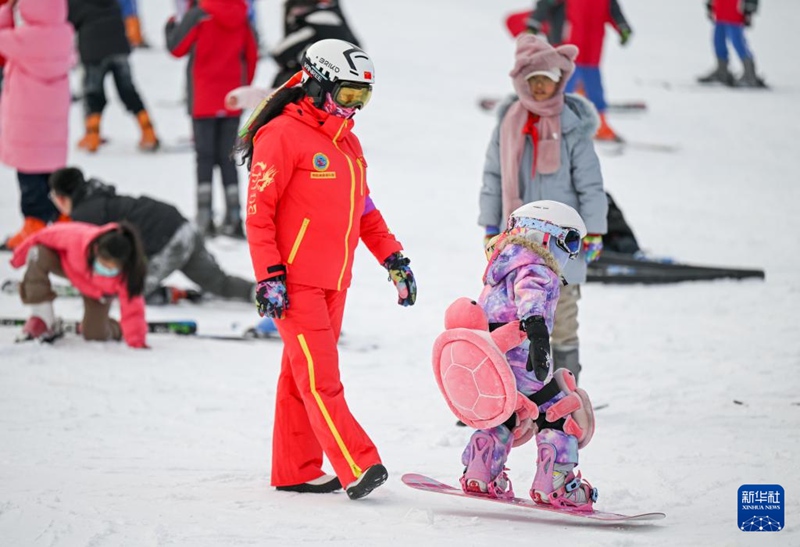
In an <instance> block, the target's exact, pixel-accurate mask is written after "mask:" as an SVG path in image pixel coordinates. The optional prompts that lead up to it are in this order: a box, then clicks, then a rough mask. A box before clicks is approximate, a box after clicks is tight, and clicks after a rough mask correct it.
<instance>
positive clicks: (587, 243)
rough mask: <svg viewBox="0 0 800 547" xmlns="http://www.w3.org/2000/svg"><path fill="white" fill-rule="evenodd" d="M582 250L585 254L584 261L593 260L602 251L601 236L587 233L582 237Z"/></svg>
mask: <svg viewBox="0 0 800 547" xmlns="http://www.w3.org/2000/svg"><path fill="white" fill-rule="evenodd" d="M583 252H584V253H585V254H586V263H587V264H588V263H590V262H594V261H595V260H597V259H598V258H600V253H602V252H603V236H601V235H599V234H589V235H587V236H586V237H584V238H583Z"/></svg>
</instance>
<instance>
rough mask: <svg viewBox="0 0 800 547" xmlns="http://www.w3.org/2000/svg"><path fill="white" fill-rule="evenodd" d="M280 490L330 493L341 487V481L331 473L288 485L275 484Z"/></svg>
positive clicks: (303, 492)
mask: <svg viewBox="0 0 800 547" xmlns="http://www.w3.org/2000/svg"><path fill="white" fill-rule="evenodd" d="M275 489H276V490H280V491H281V492H300V493H302V494H330V493H331V492H336V491H337V490H341V489H342V483H341V482H339V479H338V478H337V477H334V476H332V475H322V476H321V477H319V478H317V479H314V480H312V481H308V482H303V483H300V484H291V485H289V486H276V487H275Z"/></svg>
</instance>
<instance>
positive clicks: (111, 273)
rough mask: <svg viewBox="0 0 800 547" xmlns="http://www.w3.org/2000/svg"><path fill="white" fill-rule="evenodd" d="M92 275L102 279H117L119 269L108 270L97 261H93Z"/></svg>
mask: <svg viewBox="0 0 800 547" xmlns="http://www.w3.org/2000/svg"><path fill="white" fill-rule="evenodd" d="M92 269H93V270H94V273H96V274H97V275H99V276H102V277H117V276H118V275H119V271H120V270H119V268H109V267H108V266H106V265H105V264H103V263H102V262H100V261H99V260H97V259H95V261H94V263H93V264H92Z"/></svg>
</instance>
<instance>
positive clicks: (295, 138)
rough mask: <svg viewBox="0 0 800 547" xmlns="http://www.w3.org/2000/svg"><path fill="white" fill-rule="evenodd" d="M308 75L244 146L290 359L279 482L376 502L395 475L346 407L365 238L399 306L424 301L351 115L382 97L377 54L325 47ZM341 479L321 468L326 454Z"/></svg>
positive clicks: (279, 418) (273, 305)
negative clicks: (342, 373)
mask: <svg viewBox="0 0 800 547" xmlns="http://www.w3.org/2000/svg"><path fill="white" fill-rule="evenodd" d="M302 67H303V69H302V72H298V73H297V74H295V75H294V76H293V77H292V78H291V79H290V80H289V81H288V82H287V83H286V85H285V86H283V87H282V88H281V89H279V90H278V91H276V92H275V94H274V95H272V96H271V97H268V98H267V99H265V101H264V103H263V104H262V107H260V108H259V109H257V110H256V112H255V113H254V116H251V120H250V121H248V123H247V124H246V125H245V128H244V130H243V131H244V133H245V134H244V136H243V138H242V142H241V144H240V150H241V151H242V156H243V160H244V161H246V162H247V166H248V169H249V170H250V181H249V188H248V199H247V221H246V224H247V240H248V242H249V244H250V256H251V258H252V260H253V268H254V270H255V278H256V279H258V280H259V282H258V288H257V294H256V302H257V306H258V311H259V314H260V315H262V316H264V315H268V316H270V317H273V318H275V319H276V321H275V323H276V325H277V327H278V332H279V333H280V335H281V338H283V343H284V350H283V361H282V364H281V373H280V377H279V379H278V389H277V402H276V411H275V424H274V434H273V447H272V484H273V485H274V486H276V487H278V489H280V490H291V491H296V492H332V491H334V490H336V489H339V488H341V487H342V485H344V486H345V489H346V491H347V495H348V496H349V497H350V498H351V499H358V498H361V497H364V496H366V495H367V494H369V493H370V492H371V491H372V490H373V489H375V488H377V487H378V486H380V485H381V484H383V483H384V482H385V481H386V479H387V477H388V473H387V471H386V468H385V467H384V466H383V464H382V463H381V458H380V456H379V455H378V450H377V448H376V447H375V445H374V444H373V442H372V440H371V439H370V438H369V437H368V436H367V434H366V433H365V432H364V430H363V429H362V428H361V426H360V425H359V423H358V422H357V421H356V419H355V418H354V417H353V415H352V414H351V413H350V410H349V409H348V408H347V403H346V401H345V398H344V391H343V387H342V383H341V380H340V379H339V355H338V349H337V347H336V342H337V340H338V338H339V334H340V330H341V325H342V315H343V312H344V305H345V300H346V297H347V288H348V287H349V286H350V281H351V277H352V266H353V257H354V253H355V250H356V246H357V245H358V241H359V239H361V240H362V241H363V242H364V243H365V244H366V245H367V247H368V248H369V250H370V251H371V253H372V254H373V256H375V258H376V259H378V261H379V262H380V263H381V264H382V265H383V267H384V268H385V269H386V271H387V272H388V273H389V279H390V280H391V281H392V282H393V283H394V284H395V287H396V289H397V293H398V304H400V305H403V306H411V305H413V304H414V302H415V301H416V292H417V290H416V283H415V281H414V276H413V274H412V272H411V269H410V268H409V260H408V259H407V258H405V257H404V256H403V255H402V254H401V253H400V251H401V250H402V248H403V247H402V245H400V242H398V241H397V239H395V237H394V236H393V235H392V233H391V232H390V231H389V229H388V227H387V226H386V222H385V221H384V220H383V216H382V215H381V213H380V211H379V210H378V209H377V208H376V207H375V204H374V203H373V201H372V198H371V197H370V189H369V186H368V185H367V163H366V161H365V160H364V154H363V152H362V150H361V144H360V142H359V140H358V138H356V136H355V135H354V134H353V132H352V129H353V121H352V119H351V118H352V117H353V116H354V115H355V114H356V112H358V110H359V109H361V108H363V107H364V106H365V105H366V104H367V102H368V101H369V99H370V96H371V94H372V84H373V82H374V73H375V69H374V67H373V64H372V60H371V59H370V57H369V56H368V55H367V54H366V53H365V52H364V51H362V50H361V49H359V48H357V47H356V46H354V45H353V44H350V43H348V42H344V41H342V40H321V41H319V42H317V43H315V44H314V45H312V46H311V47H310V48H308V50H307V51H306V53H305V56H304V58H303V63H302ZM323 452H324V453H325V455H326V456H327V457H328V460H329V461H330V462H331V465H333V468H334V470H335V471H336V475H337V476H336V477H330V476H328V475H326V474H325V473H324V472H323V471H322V454H323Z"/></svg>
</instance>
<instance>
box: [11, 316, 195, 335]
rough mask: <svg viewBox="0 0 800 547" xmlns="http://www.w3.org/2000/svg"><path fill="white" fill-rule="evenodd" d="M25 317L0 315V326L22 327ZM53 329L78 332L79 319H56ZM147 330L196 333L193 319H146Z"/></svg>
mask: <svg viewBox="0 0 800 547" xmlns="http://www.w3.org/2000/svg"><path fill="white" fill-rule="evenodd" d="M26 321H27V319H23V318H20V317H0V327H22V326H23V325H25V322H26ZM54 330H55V331H56V332H60V333H62V334H63V333H76V334H80V333H81V331H82V325H81V322H80V321H65V320H60V319H59V320H57V324H56V325H55V328H54ZM147 332H149V333H151V334H179V335H187V336H188V335H194V334H196V333H197V323H196V322H195V321H148V322H147Z"/></svg>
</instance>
